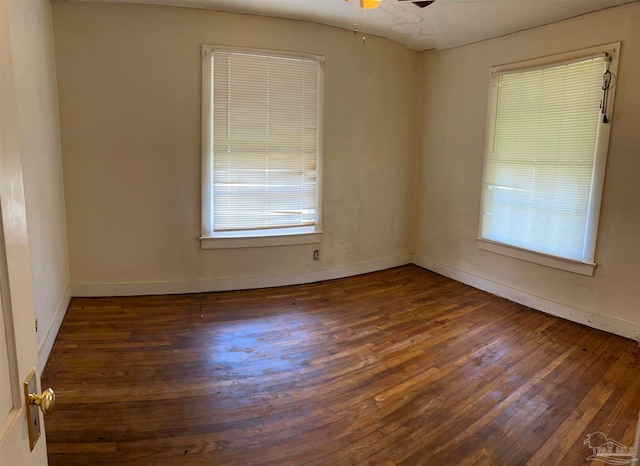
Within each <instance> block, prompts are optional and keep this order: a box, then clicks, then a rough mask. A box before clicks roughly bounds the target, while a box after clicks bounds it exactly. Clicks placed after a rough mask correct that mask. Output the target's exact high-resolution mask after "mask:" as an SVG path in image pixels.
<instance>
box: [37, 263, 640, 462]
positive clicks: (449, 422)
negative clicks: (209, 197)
mask: <svg viewBox="0 0 640 466" xmlns="http://www.w3.org/2000/svg"><path fill="white" fill-rule="evenodd" d="M43 386H44V387H47V386H51V387H53V388H54V389H55V391H56V394H57V405H56V408H55V410H54V412H53V413H52V414H51V415H50V416H49V417H48V418H47V419H46V430H47V446H48V450H49V462H50V464H51V465H52V466H55V465H64V466H69V465H78V464H81V465H90V464H110V465H120V464H131V465H133V464H135V465H200V464H203V465H204V464H206V465H262V464H265V465H278V466H284V465H302V464H309V465H321V464H326V465H349V464H362V465H364V464H367V465H368V464H381V465H421V464H424V465H440V464H442V465H474V464H475V465H521V464H534V465H553V464H563V465H574V464H585V463H586V458H587V457H588V456H589V455H590V454H591V453H592V452H591V450H590V449H589V448H588V445H585V444H584V443H583V442H584V440H586V438H587V437H586V435H587V434H590V433H592V432H597V431H601V432H603V433H604V434H606V435H608V436H609V437H610V438H612V439H615V440H617V441H619V442H621V443H623V444H625V445H628V446H631V445H632V444H633V441H634V432H635V424H636V419H637V413H638V409H640V396H639V395H640V352H639V350H638V347H637V344H636V343H635V342H633V341H631V340H626V339H624V338H620V337H616V336H613V335H610V334H606V333H604V332H600V331H597V330H594V329H590V328H588V327H584V326H581V325H577V324H574V323H570V322H567V321H564V320H561V319H557V318H554V317H551V316H548V315H546V314H543V313H539V312H536V311H533V310H530V309H527V308H524V307H522V306H520V305H517V304H514V303H511V302H509V301H506V300H503V299H500V298H497V297H495V296H492V295H489V294H486V293H484V292H481V291H478V290H475V289H473V288H470V287H468V286H465V285H462V284H460V283H457V282H455V281H452V280H449V279H447V278H444V277H442V276H440V275H436V274H434V273H431V272H428V271H425V270H423V269H421V268H419V267H416V266H405V267H399V268H395V269H390V270H386V271H382V272H376V273H371V274H367V275H361V276H357V277H351V278H346V279H341V280H334V281H328V282H322V283H316V284H309V285H301V286H288V287H281V288H271V289H264V290H250V291H237V292H225V293H207V294H193V295H179V296H160V297H157V296H147V297H128V298H92V299H87V298H83V299H73V300H72V302H71V305H70V308H69V311H68V313H67V316H66V317H65V320H64V323H63V325H62V329H61V331H60V334H59V335H58V338H57V340H56V344H55V346H54V349H53V352H52V355H51V357H50V359H49V363H48V365H47V368H46V371H45V373H44V377H43ZM594 464H596V463H594ZM598 464H602V463H598Z"/></svg>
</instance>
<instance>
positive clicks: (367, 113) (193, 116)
mask: <svg viewBox="0 0 640 466" xmlns="http://www.w3.org/2000/svg"><path fill="white" fill-rule="evenodd" d="M53 17H54V31H55V44H56V62H57V70H58V91H59V100H60V115H61V131H62V149H63V161H64V174H65V193H66V206H67V218H68V235H69V254H70V267H71V276H72V282H73V283H74V284H78V285H79V286H80V288H79V289H81V288H82V285H91V284H94V285H105V287H103V288H100V289H99V290H100V292H102V293H109V292H111V291H113V289H109V286H108V285H109V284H118V283H120V284H136V283H137V284H149V283H160V284H162V283H183V282H184V283H195V282H198V281H201V282H207V281H208V282H209V283H211V280H214V281H215V280H218V279H228V278H242V277H265V276H278V275H286V274H298V273H308V272H312V271H314V270H321V269H332V268H338V267H347V268H348V267H350V266H354V265H356V264H367V263H369V264H371V265H372V266H375V264H378V263H379V261H380V260H384V259H389V258H390V259H391V260H392V262H393V260H394V258H401V257H404V258H406V257H408V256H407V254H408V253H410V244H409V231H410V224H411V222H410V219H409V215H408V213H409V210H408V209H407V207H406V206H407V205H409V204H410V202H411V186H410V183H408V182H407V180H409V179H410V174H411V171H412V161H413V160H414V157H415V142H416V137H415V135H416V134H415V130H416V119H415V115H416V106H415V105H414V102H415V99H416V94H417V88H418V81H417V75H418V62H419V57H418V54H416V53H415V52H412V51H409V50H406V49H404V48H403V47H402V46H400V45H398V44H395V43H393V42H391V41H388V40H383V39H379V38H376V37H370V38H368V40H367V43H366V45H364V46H363V45H362V42H361V41H360V40H359V39H357V38H355V37H354V36H353V33H350V32H349V31H346V30H341V29H337V28H332V27H327V26H320V25H315V24H311V23H306V22H296V21H286V20H280V19H268V18H259V17H254V16H250V15H235V14H227V13H216V12H212V11H205V10H195V9H181V8H171V7H159V6H143V5H115V4H99V3H96V4H79V3H69V2H62V3H54V4H53ZM203 43H208V44H220V45H233V46H247V47H257V48H265V49H275V50H287V51H298V52H304V53H312V54H318V55H323V56H324V57H325V58H326V65H325V89H324V93H325V100H324V139H323V143H324V159H323V164H324V179H323V192H324V199H323V213H324V215H323V229H324V232H325V234H324V237H323V241H322V244H320V245H302V246H287V247H270V248H251V249H244V250H238V249H236V250H201V249H200V246H199V241H198V239H197V238H198V235H199V233H200V210H199V209H200V157H201V154H200V137H201V136H200V81H201V61H200V47H201V44H203ZM318 246H319V249H320V261H319V262H313V261H312V251H313V249H318ZM398 260H401V259H398ZM128 289H129V291H131V290H133V291H136V290H141V289H142V288H136V289H134V288H128ZM146 289H148V288H146ZM167 289H176V288H171V287H169V288H167ZM125 292H126V291H125Z"/></svg>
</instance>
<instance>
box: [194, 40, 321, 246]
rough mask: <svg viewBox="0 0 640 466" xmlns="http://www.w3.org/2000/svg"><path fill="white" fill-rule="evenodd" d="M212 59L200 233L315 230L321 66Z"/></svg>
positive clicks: (240, 57)
mask: <svg viewBox="0 0 640 466" xmlns="http://www.w3.org/2000/svg"><path fill="white" fill-rule="evenodd" d="M209 59H210V63H209V64H210V66H211V69H210V73H209V74H210V76H211V95H212V98H211V99H210V105H211V107H210V109H208V111H210V121H211V129H210V131H211V138H212V139H211V141H210V147H211V152H210V154H209V156H210V157H211V160H210V163H209V164H207V166H208V168H209V170H211V173H210V174H209V177H208V179H209V180H210V182H211V185H212V186H211V189H210V190H209V191H208V193H209V196H210V198H209V199H208V200H205V202H209V203H210V205H211V215H210V219H209V221H210V224H209V225H206V226H205V228H204V230H205V232H206V231H209V232H211V233H213V234H214V235H215V233H217V232H234V231H238V232H247V231H251V230H275V229H277V230H278V231H279V232H281V231H282V229H292V228H300V227H313V226H315V225H316V224H317V222H318V208H317V202H318V201H317V197H318V196H317V180H318V153H319V136H318V134H319V88H320V63H319V61H318V60H317V59H314V58H306V57H292V56H275V55H270V54H263V53H255V52H244V51H235V50H224V49H213V50H212V52H211V54H210V58H209Z"/></svg>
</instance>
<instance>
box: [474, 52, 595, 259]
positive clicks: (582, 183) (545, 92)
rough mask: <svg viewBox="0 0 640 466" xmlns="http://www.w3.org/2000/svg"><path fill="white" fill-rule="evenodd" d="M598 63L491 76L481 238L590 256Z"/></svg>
mask: <svg viewBox="0 0 640 466" xmlns="http://www.w3.org/2000/svg"><path fill="white" fill-rule="evenodd" d="M605 70H606V58H605V56H604V54H601V56H600V57H596V58H589V59H584V60H578V61H574V62H569V63H564V64H558V65H549V66H545V67H536V68H535V69H530V70H526V69H525V70H520V71H510V72H505V73H497V74H496V75H494V76H493V77H492V92H493V95H492V96H491V102H490V109H489V121H488V124H489V131H488V137H487V149H486V160H485V172H484V181H483V193H482V199H483V201H482V215H481V232H480V236H481V238H483V239H486V240H490V241H493V242H496V243H502V244H506V245H509V246H514V247H516V248H521V249H525V250H528V251H534V252H538V253H542V254H546V255H550V256H555V257H559V258H562V259H569V260H573V261H579V262H583V263H593V261H594V250H595V233H591V232H595V231H596V228H594V225H593V224H594V222H595V223H596V227H597V219H598V212H597V209H598V208H599V199H598V202H593V199H594V196H596V197H599V196H600V194H599V193H598V192H597V191H598V189H601V186H600V187H599V186H598V183H594V179H595V178H594V175H595V173H596V167H597V163H596V159H597V156H598V147H599V140H598V139H599V132H600V129H601V127H602V125H603V123H602V118H603V116H602V114H601V111H600V103H601V99H602V95H603V91H602V76H603V73H604V72H605ZM596 204H597V205H596Z"/></svg>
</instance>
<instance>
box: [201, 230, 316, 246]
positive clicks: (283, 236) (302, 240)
mask: <svg viewBox="0 0 640 466" xmlns="http://www.w3.org/2000/svg"><path fill="white" fill-rule="evenodd" d="M249 235H252V236H249ZM320 241H322V232H321V231H310V232H304V233H301V232H297V233H296V232H292V233H279V234H277V235H273V234H270V235H266V234H262V235H261V234H260V233H259V232H247V233H245V234H244V236H237V233H234V236H231V235H230V234H221V235H216V236H213V237H200V249H240V248H262V247H272V246H292V245H297V244H318V243H320Z"/></svg>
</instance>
